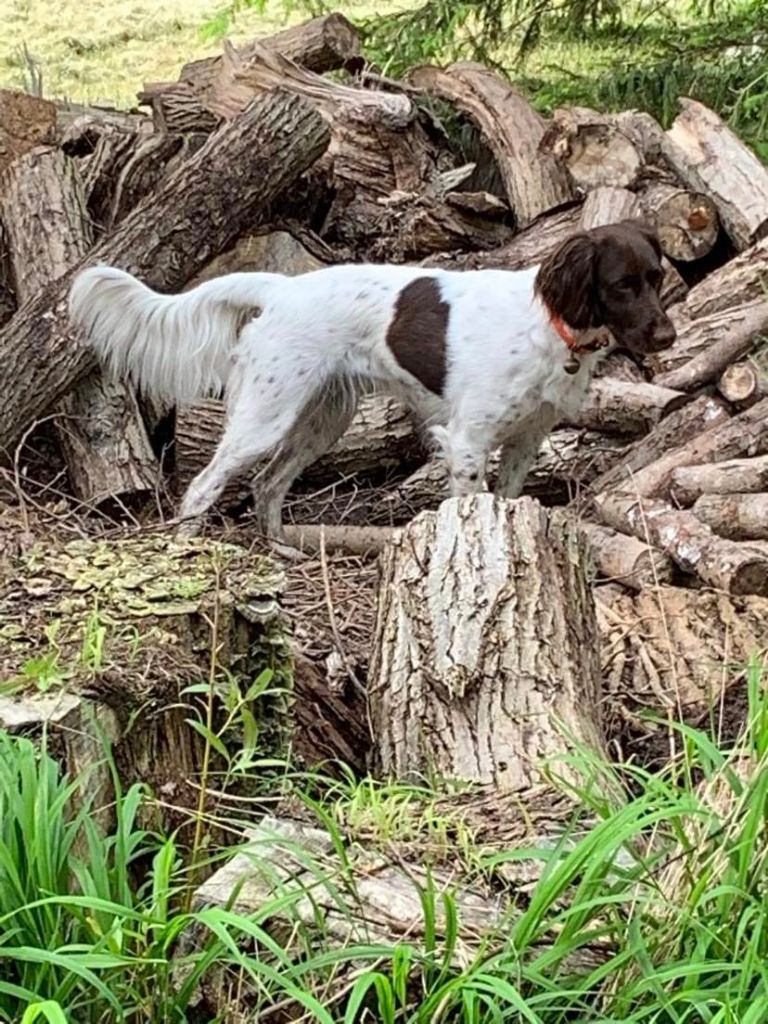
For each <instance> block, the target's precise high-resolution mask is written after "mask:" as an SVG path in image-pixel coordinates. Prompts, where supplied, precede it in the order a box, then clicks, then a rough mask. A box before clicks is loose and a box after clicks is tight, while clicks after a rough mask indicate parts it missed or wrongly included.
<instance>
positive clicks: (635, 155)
mask: <svg viewBox="0 0 768 1024" xmlns="http://www.w3.org/2000/svg"><path fill="white" fill-rule="evenodd" d="M540 148H541V149H542V151H544V152H546V153H551V154H552V155H553V156H554V157H555V159H557V160H558V161H560V162H561V163H562V164H563V165H564V166H565V167H567V168H568V173H569V174H570V176H571V178H572V180H573V182H574V184H575V185H576V187H577V188H579V189H581V190H582V191H584V192H589V191H590V190H591V189H593V188H601V187H603V186H605V185H613V186H616V187H619V188H626V186H627V185H632V184H633V183H634V182H635V181H636V179H637V176H638V174H639V172H640V169H641V167H642V166H643V157H642V154H641V153H639V152H638V150H637V148H636V146H635V145H634V143H633V142H632V141H631V139H630V138H629V137H628V136H627V135H625V133H624V132H623V131H622V130H621V128H620V127H619V126H618V124H617V123H616V121H615V119H614V118H612V117H610V115H606V114H598V113H597V112H596V111H594V110H589V109H587V108H586V107H570V108H568V109H567V110H556V111H555V113H554V115H553V117H552V121H551V123H550V125H549V127H548V128H547V131H546V133H545V134H544V136H543V138H542V139H541V143H540Z"/></svg>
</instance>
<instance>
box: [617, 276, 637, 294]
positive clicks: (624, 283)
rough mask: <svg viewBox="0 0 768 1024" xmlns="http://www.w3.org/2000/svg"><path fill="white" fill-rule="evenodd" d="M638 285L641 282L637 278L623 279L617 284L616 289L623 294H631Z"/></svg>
mask: <svg viewBox="0 0 768 1024" xmlns="http://www.w3.org/2000/svg"><path fill="white" fill-rule="evenodd" d="M638 284H639V281H638V279H637V278H636V277H622V278H621V280H620V281H618V282H617V283H616V285H615V287H616V288H618V289H619V291H622V292H631V291H635V290H636V288H637V286H638Z"/></svg>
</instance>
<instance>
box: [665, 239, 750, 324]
mask: <svg viewBox="0 0 768 1024" xmlns="http://www.w3.org/2000/svg"><path fill="white" fill-rule="evenodd" d="M766 277H768V239H763V241H762V242H758V243H757V244H756V245H753V246H752V247H751V248H750V249H746V250H745V251H744V252H742V253H740V254H739V255H738V256H736V257H735V259H732V260H729V261H728V263H724V264H723V266H722V267H718V269H717V270H713V271H712V273H711V274H707V276H706V277H705V278H703V280H701V281H700V282H699V283H698V284H697V285H696V286H695V287H693V288H691V290H690V291H689V292H688V295H687V296H686V298H685V306H684V307H683V309H682V310H681V312H683V313H684V316H685V317H687V318H688V319H691V320H697V319H698V318H699V317H702V316H708V315H709V314H710V313H717V312H719V311H720V310H724V309H734V308H736V307H739V306H743V305H745V304H746V303H748V302H754V301H755V299H763V300H764V299H765V281H766ZM676 326H677V324H676Z"/></svg>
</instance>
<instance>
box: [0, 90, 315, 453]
mask: <svg viewBox="0 0 768 1024" xmlns="http://www.w3.org/2000/svg"><path fill="white" fill-rule="evenodd" d="M327 143H328V132H327V129H326V127H325V125H324V124H323V121H322V119H321V118H320V117H319V115H318V114H317V112H316V111H315V110H313V109H312V108H311V107H309V106H308V105H307V104H306V103H304V102H303V101H302V100H300V99H298V98H297V97H289V96H285V95H280V94H274V95H271V96H268V97H264V98H262V99H259V100H257V101H256V102H254V103H253V104H252V106H250V107H249V108H248V109H247V110H246V111H245V112H244V113H243V115H242V116H241V117H239V118H237V119H235V120H234V121H232V122H231V123H229V124H227V125H224V126H223V127H222V128H221V129H220V130H219V131H218V132H216V133H214V135H212V136H211V138H210V140H209V141H208V142H207V143H206V145H205V146H204V147H203V148H202V149H201V150H200V151H199V152H198V153H197V154H196V155H195V156H194V157H191V158H190V160H189V161H187V163H186V164H184V165H182V166H181V167H179V168H178V169H177V170H176V171H175V172H174V173H173V174H172V175H170V176H169V177H168V178H167V179H166V180H165V181H164V182H163V183H162V184H161V186H160V187H159V188H158V190H157V191H156V193H155V194H154V195H153V196H152V197H151V198H150V199H148V200H146V201H145V202H144V203H142V204H141V205H140V206H139V208H138V209H136V210H134V211H133V213H131V214H129V215H128V216H127V217H126V218H125V219H124V220H123V222H122V223H121V224H120V226H119V227H118V228H117V229H116V231H115V232H114V233H113V234H112V235H111V236H110V237H109V238H108V239H106V240H105V241H104V242H103V243H102V244H101V245H99V246H98V247H97V248H96V249H95V250H92V252H91V253H90V254H89V257H88V262H92V263H97V262H98V263H106V264H110V265H114V266H119V267H122V268H124V269H126V270H129V271H130V272H131V273H134V274H136V275H137V276H138V277H140V278H141V279H142V280H143V281H145V282H146V283H147V284H148V285H149V286H150V287H154V288H158V289H162V290H165V291H175V290H178V289H180V288H181V287H183V285H184V284H185V283H186V282H187V281H188V280H189V279H190V278H191V277H192V276H194V274H195V273H196V272H197V271H198V270H199V269H201V268H202V267H203V266H204V265H205V264H206V263H207V262H209V260H210V259H211V258H212V257H213V256H214V255H215V254H216V253H217V252H220V251H221V250H223V249H225V248H227V246H229V245H231V244H232V242H233V241H234V240H235V239H236V238H237V236H238V235H239V234H241V233H242V231H243V229H244V228H245V227H246V226H248V227H249V228H251V229H253V227H254V226H255V224H257V223H258V221H259V219H260V217H261V216H263V214H264V211H265V210H266V209H267V207H268V204H269V203H270V202H271V201H272V200H273V199H274V197H275V196H276V195H277V194H278V193H279V192H280V191H281V190H282V189H284V188H288V187H289V186H290V185H291V183H292V182H293V181H294V180H296V178H297V177H298V176H299V175H300V174H302V173H303V172H304V171H305V170H306V169H307V168H308V167H309V166H310V165H311V164H312V163H313V161H314V160H315V159H317V157H318V156H319V155H320V154H322V152H323V150H324V149H325V147H326V145H327ZM72 276H73V275H71V274H70V275H68V276H67V277H66V278H63V279H62V280H60V281H59V282H58V283H57V284H55V285H54V286H52V287H51V288H48V289H46V290H45V292H43V293H42V294H41V295H40V296H39V297H38V298H37V299H34V300H32V301H30V302H27V303H26V304H25V305H24V307H23V308H22V309H20V310H19V312H18V313H17V314H16V316H15V317H14V318H13V319H12V320H11V321H10V322H9V323H8V324H7V325H6V327H5V328H4V329H3V331H2V332H0V363H2V364H3V365H4V366H5V367H6V371H7V372H8V373H9V374H10V375H11V376H12V378H13V380H14V382H15V386H14V388H13V390H12V391H11V392H10V393H9V394H8V395H6V400H5V401H4V402H3V406H2V409H0V450H2V449H5V450H6V451H9V450H10V449H11V448H12V446H13V444H14V443H15V441H16V440H17V439H18V437H19V436H20V435H21V434H22V433H23V431H24V430H25V429H26V428H27V426H28V425H29V424H30V423H32V422H33V421H34V420H35V419H36V418H37V417H38V416H40V415H41V414H43V413H44V412H45V411H46V410H47V409H48V408H50V406H51V405H52V404H53V403H54V402H55V401H56V399H57V398H59V397H60V396H61V395H62V394H63V393H64V392H65V391H67V390H69V389H70V388H72V387H73V386H74V384H76V383H77V382H78V381H79V380H81V379H82V378H83V377H85V376H87V374H88V373H90V372H91V370H93V369H94V368H95V366H96V360H95V356H94V355H93V353H92V351H91V350H90V349H88V348H86V347H85V346H83V345H81V344H78V343H77V342H76V340H75V339H74V337H73V332H72V330H71V326H70V324H69V322H68V316H67V295H68V292H69V285H70V282H71V278H72Z"/></svg>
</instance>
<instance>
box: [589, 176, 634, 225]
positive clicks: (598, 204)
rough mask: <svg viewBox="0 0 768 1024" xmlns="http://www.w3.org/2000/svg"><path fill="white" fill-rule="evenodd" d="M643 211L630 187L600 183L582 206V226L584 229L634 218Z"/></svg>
mask: <svg viewBox="0 0 768 1024" xmlns="http://www.w3.org/2000/svg"><path fill="white" fill-rule="evenodd" d="M641 213H642V208H641V206H640V200H639V199H638V198H637V196H636V195H635V193H634V192H630V191H629V189H626V188H619V187H618V186H617V185H600V186H599V187H598V188H595V189H593V190H592V191H591V192H589V193H588V195H587V198H586V199H585V200H584V205H583V206H582V208H581V227H582V229H583V230H584V231H589V230H590V229H591V228H599V227H603V226H604V225H606V224H617V223H618V222H619V221H622V220H633V219H634V218H635V217H639V216H640V214H641Z"/></svg>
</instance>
